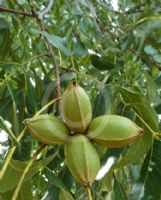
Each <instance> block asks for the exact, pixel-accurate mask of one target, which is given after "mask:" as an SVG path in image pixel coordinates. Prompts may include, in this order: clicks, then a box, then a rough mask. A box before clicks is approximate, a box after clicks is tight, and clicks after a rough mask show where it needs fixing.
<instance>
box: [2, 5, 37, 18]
mask: <svg viewBox="0 0 161 200" xmlns="http://www.w3.org/2000/svg"><path fill="white" fill-rule="evenodd" d="M0 12H8V13H13V14H15V15H23V16H25V17H36V15H35V14H33V13H27V12H23V11H19V10H12V9H9V8H2V7H0Z"/></svg>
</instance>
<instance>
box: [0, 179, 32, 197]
mask: <svg viewBox="0 0 161 200" xmlns="http://www.w3.org/2000/svg"><path fill="white" fill-rule="evenodd" d="M14 190H15V189H13V190H9V191H7V192H5V193H1V196H2V200H11V199H12V195H13V193H14ZM17 200H33V196H32V184H31V180H29V181H25V182H24V183H23V184H22V187H21V189H20V192H19V195H18V197H17Z"/></svg>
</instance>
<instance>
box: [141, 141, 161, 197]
mask: <svg viewBox="0 0 161 200" xmlns="http://www.w3.org/2000/svg"><path fill="white" fill-rule="evenodd" d="M160 152H161V141H158V140H156V141H155V142H154V146H153V148H152V149H151V151H149V154H148V155H147V157H146V159H145V161H144V164H143V166H142V170H141V182H142V183H143V185H144V193H143V196H142V198H141V200H147V199H150V198H151V199H152V200H157V199H160V196H161V187H160V182H161V159H160Z"/></svg>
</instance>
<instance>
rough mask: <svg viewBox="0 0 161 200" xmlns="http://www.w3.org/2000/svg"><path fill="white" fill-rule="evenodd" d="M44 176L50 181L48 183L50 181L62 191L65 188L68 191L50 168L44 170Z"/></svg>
mask: <svg viewBox="0 0 161 200" xmlns="http://www.w3.org/2000/svg"><path fill="white" fill-rule="evenodd" d="M44 174H45V176H46V178H47V179H48V181H50V182H51V183H52V184H54V185H55V186H57V187H58V188H60V189H61V188H63V189H64V190H67V188H66V186H65V185H64V183H63V182H62V181H61V180H60V179H59V178H58V177H57V176H56V175H55V174H54V172H52V171H51V170H50V169H49V168H45V169H44Z"/></svg>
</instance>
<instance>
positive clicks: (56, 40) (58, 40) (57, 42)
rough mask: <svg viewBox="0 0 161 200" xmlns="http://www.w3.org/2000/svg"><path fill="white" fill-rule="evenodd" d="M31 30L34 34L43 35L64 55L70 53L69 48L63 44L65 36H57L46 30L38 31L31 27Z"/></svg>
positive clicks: (69, 54)
mask: <svg viewBox="0 0 161 200" xmlns="http://www.w3.org/2000/svg"><path fill="white" fill-rule="evenodd" d="M32 32H33V33H35V34H41V35H43V36H44V37H46V38H47V40H48V41H49V42H50V43H51V44H52V45H53V46H54V47H56V48H57V49H59V50H60V51H61V52H62V53H63V54H64V55H66V56H71V55H72V53H71V51H70V50H69V49H67V48H66V47H65V45H64V43H66V40H65V38H62V37H59V36H57V35H53V34H52V35H51V34H49V33H47V32H46V31H38V30H35V29H32Z"/></svg>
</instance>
